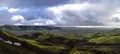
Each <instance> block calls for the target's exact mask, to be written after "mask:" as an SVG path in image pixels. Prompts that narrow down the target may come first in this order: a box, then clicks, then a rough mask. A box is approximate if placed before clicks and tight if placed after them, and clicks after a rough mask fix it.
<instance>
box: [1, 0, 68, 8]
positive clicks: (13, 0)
mask: <svg viewBox="0 0 120 54" xmlns="http://www.w3.org/2000/svg"><path fill="white" fill-rule="evenodd" d="M65 1H67V0H1V4H2V5H4V6H8V7H14V8H25V7H32V8H38V7H45V6H52V5H58V4H61V3H65Z"/></svg>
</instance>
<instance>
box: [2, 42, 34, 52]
mask: <svg viewBox="0 0 120 54" xmlns="http://www.w3.org/2000/svg"><path fill="white" fill-rule="evenodd" d="M0 53H1V54H36V53H35V52H33V51H30V50H28V49H25V48H22V47H16V46H12V45H9V44H6V43H4V42H2V41H0Z"/></svg>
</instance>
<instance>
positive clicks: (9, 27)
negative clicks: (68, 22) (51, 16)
mask: <svg viewBox="0 0 120 54" xmlns="http://www.w3.org/2000/svg"><path fill="white" fill-rule="evenodd" d="M0 29H1V30H8V31H9V30H10V31H26V30H53V29H61V27H54V26H22V25H21V26H15V25H4V26H0Z"/></svg>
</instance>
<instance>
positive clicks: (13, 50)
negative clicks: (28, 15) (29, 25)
mask: <svg viewBox="0 0 120 54" xmlns="http://www.w3.org/2000/svg"><path fill="white" fill-rule="evenodd" d="M119 31H120V30H119V29H113V30H112V29H110V30H109V29H93V28H92V29H90V28H89V29H85V28H84V29H78V28H67V29H66V28H64V29H60V30H58V29H52V30H49V29H48V30H45V29H44V31H42V30H40V31H38V30H37V31H36V32H33V30H31V31H29V32H28V30H27V31H14V32H13V31H9V32H7V31H4V30H1V31H0V37H1V38H3V39H4V40H9V41H12V42H20V43H21V46H15V45H11V44H7V43H4V42H3V41H0V53H1V54H120V49H119V48H120V32H119Z"/></svg>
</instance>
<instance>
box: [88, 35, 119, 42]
mask: <svg viewBox="0 0 120 54" xmlns="http://www.w3.org/2000/svg"><path fill="white" fill-rule="evenodd" d="M89 42H93V43H96V44H120V36H103V37H98V38H92V39H90V40H89Z"/></svg>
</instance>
